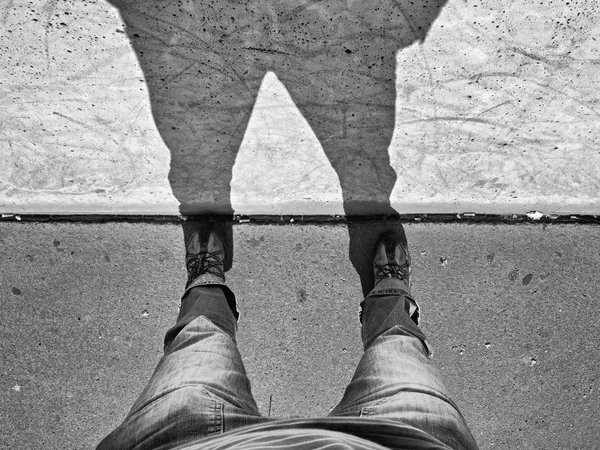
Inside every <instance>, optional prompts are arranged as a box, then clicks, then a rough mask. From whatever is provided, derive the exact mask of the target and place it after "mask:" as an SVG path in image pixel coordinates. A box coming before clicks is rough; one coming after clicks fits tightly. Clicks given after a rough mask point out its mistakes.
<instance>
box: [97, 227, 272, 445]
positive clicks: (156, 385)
mask: <svg viewBox="0 0 600 450" xmlns="http://www.w3.org/2000/svg"><path fill="white" fill-rule="evenodd" d="M214 236H215V235H211V239H212V241H210V240H209V243H208V249H206V247H204V249H203V250H204V251H205V253H202V252H199V253H198V254H197V255H196V257H195V258H194V257H193V255H190V253H189V248H190V246H189V245H188V270H190V272H191V273H192V276H191V277H190V281H189V282H188V287H187V289H186V292H185V294H184V297H183V299H182V303H181V309H180V312H179V317H178V318H177V322H176V324H175V326H173V327H172V328H171V329H170V330H169V331H168V332H167V333H166V336H165V347H164V349H165V354H164V356H163V357H162V359H161V360H160V362H159V363H158V366H157V368H156V370H155V372H154V374H153V375H152V377H151V379H150V381H149V383H148V385H147V386H146V388H145V389H144V391H143V392H142V394H141V395H140V396H139V398H138V399H137V401H136V402H135V404H134V405H133V407H132V408H131V410H130V411H129V413H128V414H127V417H126V418H125V420H124V421H123V423H122V424H121V425H120V426H119V427H118V428H117V429H116V430H114V431H113V432H112V433H111V434H109V435H108V436H107V437H106V438H105V439H104V440H103V441H102V442H101V443H100V444H99V446H98V449H99V450H100V449H101V450H104V449H110V450H117V449H136V450H141V449H167V448H173V447H175V446H177V445H180V444H183V443H186V442H189V441H193V440H194V439H198V438H201V437H206V436H210V435H213V434H219V433H223V432H225V431H229V430H231V429H234V428H238V427H241V426H246V425H251V424H255V423H260V422H264V421H267V420H269V419H267V418H264V417H262V416H261V415H260V414H259V411H258V408H257V406H256V402H255V401H254V398H253V397H252V393H251V389H250V383H249V380H248V377H247V376H246V371H245V369H244V365H243V363H242V359H241V357H240V354H239V352H238V349H237V345H236V340H235V336H236V329H237V322H236V315H237V313H235V314H234V310H235V297H234V296H233V293H232V292H231V291H230V290H229V288H227V286H225V285H224V275H223V278H222V280H220V279H219V278H220V276H219V274H220V273H221V274H222V271H221V272H219V269H222V261H221V260H219V258H220V256H219V255H217V256H216V257H211V256H207V255H211V250H213V251H212V254H213V255H214V254H216V253H218V252H221V253H220V255H222V254H223V252H222V246H221V245H219V243H218V242H215V241H214ZM196 242H197V243H198V241H196ZM192 246H193V245H192ZM215 247H216V248H217V250H216V251H214V250H215ZM202 255H204V256H202ZM194 260H195V261H194Z"/></svg>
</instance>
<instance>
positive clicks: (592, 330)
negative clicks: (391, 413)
mask: <svg viewBox="0 0 600 450" xmlns="http://www.w3.org/2000/svg"><path fill="white" fill-rule="evenodd" d="M393 225H394V223H393V222H388V223H377V222H368V223H363V224H359V225H356V226H354V228H353V233H354V236H360V237H361V240H360V242H362V243H361V244H355V248H354V249H353V250H354V253H359V254H360V253H361V252H362V253H364V254H365V255H367V254H368V255H367V259H366V260H365V261H366V262H365V264H368V260H369V258H370V252H371V248H370V247H371V245H372V241H373V239H374V238H375V237H376V235H377V234H378V233H379V231H381V230H383V229H387V228H389V227H393ZM405 229H406V233H407V236H408V241H409V245H410V250H411V253H412V256H413V267H414V269H413V280H414V294H415V295H416V297H417V298H418V299H419V302H420V304H421V306H422V309H423V321H422V324H423V329H424V331H425V332H426V333H427V335H428V337H429V338H430V340H431V342H432V344H433V346H434V348H435V355H434V360H435V361H436V363H437V365H438V367H439V368H440V370H441V372H442V374H443V376H444V378H445V380H446V383H447V385H448V387H449V389H450V391H451V393H452V394H453V397H454V399H455V400H456V402H457V403H458V405H459V406H460V407H461V409H462V412H463V414H464V415H465V417H466V419H467V421H468V423H469V424H470V425H471V428H472V430H473V432H474V435H475V437H476V438H477V440H478V442H479V443H480V445H481V448H482V449H484V450H486V449H493V448H498V449H539V448H546V449H565V448H569V449H590V448H595V447H596V445H597V442H598V440H599V438H600V434H599V431H598V427H597V423H596V422H597V421H596V418H597V417H598V415H599V414H600V397H599V396H598V394H599V389H600V387H599V385H598V374H599V373H600V362H599V361H600V354H599V350H598V346H597V345H596V340H597V337H598V336H599V335H600V329H599V324H600V307H599V304H598V298H597V274H598V271H599V270H600V253H599V250H598V249H599V248H600V228H598V227H597V226H593V225H589V226H588V225H564V224H563V225H558V224H550V225H542V224H537V225H534V224H521V225H503V224H434V223H408V224H405ZM233 239H234V264H233V268H232V269H231V271H230V272H228V279H229V280H230V284H231V286H232V288H233V290H234V291H235V292H237V294H238V299H239V303H240V310H241V314H242V315H241V321H240V327H239V335H238V341H239V347H240V350H241V353H242V356H243V360H244V363H245V365H246V368H247V370H248V372H249V376H250V379H251V381H252V387H253V392H254V395H255V398H256V400H257V402H258V404H259V407H260V410H261V412H262V413H263V414H267V413H268V410H269V405H271V415H273V416H278V417H285V416H288V415H301V416H305V415H315V414H326V413H327V412H328V411H329V409H330V408H332V407H333V406H334V405H335V404H336V403H337V402H338V401H339V400H340V398H341V395H342V393H343V389H344V387H345V385H346V383H348V381H349V380H350V377H351V376H352V372H353V370H354V368H355V366H356V364H357V362H358V359H359V357H360V355H361V351H362V350H361V345H360V340H359V326H358V323H357V315H356V313H357V307H358V303H359V301H360V299H361V296H362V290H361V283H360V278H359V276H358V275H357V272H356V271H355V268H354V266H353V264H352V263H351V262H350V260H349V256H348V253H349V245H350V241H349V237H348V229H347V227H346V225H344V224H342V223H337V224H299V223H294V224H287V225H277V224H262V225H257V224H234V226H233ZM356 242H359V241H357V240H355V243H356ZM0 255H2V256H1V258H2V260H1V264H0V271H1V274H0V299H1V302H2V312H3V327H2V328H1V330H0V333H1V335H0V336H1V339H0V342H1V343H0V346H1V354H2V364H1V366H0V367H1V368H0V405H2V406H1V407H0V414H1V416H0V417H1V419H0V421H1V422H2V424H3V426H2V427H1V429H0V448H3V449H4V448H5V449H20V450H21V449H23V450H27V449H38V448H48V449H61V450H62V449H65V448H68V449H89V448H93V446H94V445H95V444H96V443H97V442H98V441H99V439H100V438H101V437H102V436H103V435H105V434H106V433H108V432H109V431H110V430H111V429H112V428H113V427H115V426H116V425H117V424H118V423H119V422H120V421H121V420H122V418H123V417H124V415H125V414H126V412H127V411H128V409H129V408H130V407H131V405H132V403H133V401H134V400H135V398H136V396H137V395H138V394H139V393H140V391H141V389H142V388H143V386H144V384H145V383H146V381H147V380H148V379H149V377H150V375H151V373H152V371H153V369H154V367H155V364H156V363H157V361H158V359H159V357H160V355H161V351H162V339H163V335H164V332H165V331H166V330H167V329H168V328H169V327H170V326H171V325H172V323H173V321H174V320H175V317H176V314H177V305H178V302H179V298H178V297H179V295H180V294H181V292H182V288H183V284H184V282H185V267H184V261H183V256H184V252H183V233H182V229H181V226H180V225H179V224H173V223H163V224H158V223H124V222H116V223H66V222H63V223H52V222H49V223H39V222H38V223H27V222H1V223H0ZM355 260H356V259H355Z"/></svg>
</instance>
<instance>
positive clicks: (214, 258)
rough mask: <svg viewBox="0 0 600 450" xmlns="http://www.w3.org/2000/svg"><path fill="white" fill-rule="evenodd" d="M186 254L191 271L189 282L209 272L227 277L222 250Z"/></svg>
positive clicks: (189, 270)
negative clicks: (224, 271)
mask: <svg viewBox="0 0 600 450" xmlns="http://www.w3.org/2000/svg"><path fill="white" fill-rule="evenodd" d="M186 256H187V257H186V260H187V270H188V273H189V276H188V284H189V283H191V282H192V281H193V280H194V279H196V278H198V277H199V276H200V275H202V274H204V273H207V272H208V273H211V274H213V275H217V276H219V277H221V278H225V274H224V273H223V261H222V260H221V251H220V250H217V251H215V252H206V253H198V254H190V253H188V254H187V255H186Z"/></svg>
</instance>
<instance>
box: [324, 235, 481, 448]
mask: <svg viewBox="0 0 600 450" xmlns="http://www.w3.org/2000/svg"><path fill="white" fill-rule="evenodd" d="M386 244H387V245H386ZM377 248H378V252H377V253H376V257H375V260H374V265H375V270H376V272H378V273H376V281H375V282H376V285H375V287H374V288H373V290H372V291H371V293H370V294H369V295H368V296H367V298H366V299H365V301H364V303H363V304H362V313H361V321H362V340H363V344H364V348H365V353H364V355H363V357H362V359H361V361H360V362H359V364H358V367H357V369H356V372H355V374H354V377H353V379H352V381H351V382H350V384H349V385H348V387H347V388H346V392H345V394H344V397H343V399H342V401H341V402H340V404H339V405H337V406H336V408H334V410H333V411H332V412H331V413H330V415H331V416H361V417H372V416H378V417H385V418H392V419H397V420H398V421H400V422H402V423H406V424H409V425H412V426H414V427H416V428H419V429H421V430H423V431H425V432H427V433H429V434H431V435H432V436H434V437H436V438H437V439H439V440H441V441H442V442H444V443H446V444H448V445H449V446H451V447H452V448H454V449H462V448H465V449H476V448H477V444H476V442H475V439H474V438H473V436H472V434H471V432H470V430H469V428H468V426H467V424H466V422H465V420H464V418H463V416H462V415H461V413H460V411H459V410H458V407H457V406H456V405H455V404H454V402H453V401H452V400H451V399H450V398H449V396H448V392H447V389H446V387H445V386H444V383H443V382H442V380H441V378H440V374H439V373H438V371H437V369H436V368H435V367H434V365H433V363H432V362H431V359H430V357H431V351H430V347H429V346H428V344H427V342H426V338H425V335H424V334H423V332H422V331H421V330H420V328H419V327H418V317H419V308H418V305H417V304H416V303H415V302H414V300H413V299H412V297H411V294H410V285H409V267H410V257H409V255H408V248H407V245H406V238H405V236H404V235H402V234H396V235H387V236H386V235H385V234H384V235H383V236H382V240H380V242H379V243H378V247H377Z"/></svg>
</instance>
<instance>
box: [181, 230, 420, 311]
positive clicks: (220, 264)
mask: <svg viewBox="0 0 600 450" xmlns="http://www.w3.org/2000/svg"><path fill="white" fill-rule="evenodd" d="M186 266H187V271H188V281H187V284H186V290H187V289H188V288H189V287H190V286H200V285H223V284H225V244H224V243H223V240H222V239H221V237H220V236H219V234H218V233H217V232H216V231H214V230H213V231H210V233H209V235H208V240H204V239H202V237H201V236H200V233H199V232H194V233H193V234H192V237H191V239H190V240H189V241H188V242H187V244H186ZM373 274H374V276H375V283H374V286H377V285H378V284H379V283H380V282H381V281H383V280H386V279H390V278H394V279H396V280H399V281H400V283H399V284H396V286H397V287H398V288H399V289H401V290H402V291H404V292H406V293H407V294H408V295H410V254H409V252H408V244H407V241H406V235H405V234H404V232H403V231H402V232H394V231H386V232H385V233H382V234H381V235H380V236H379V239H378V240H377V244H376V245H375V255H374V257H373ZM415 306H416V304H415ZM411 309H413V308H411ZM236 310H237V308H236ZM236 312H237V311H236ZM411 315H412V311H411ZM236 317H237V314H236ZM361 318H362V308H361V311H360V312H359V321H360V322H361V323H362V320H361Z"/></svg>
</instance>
